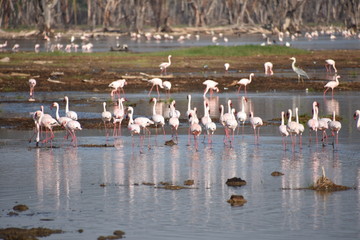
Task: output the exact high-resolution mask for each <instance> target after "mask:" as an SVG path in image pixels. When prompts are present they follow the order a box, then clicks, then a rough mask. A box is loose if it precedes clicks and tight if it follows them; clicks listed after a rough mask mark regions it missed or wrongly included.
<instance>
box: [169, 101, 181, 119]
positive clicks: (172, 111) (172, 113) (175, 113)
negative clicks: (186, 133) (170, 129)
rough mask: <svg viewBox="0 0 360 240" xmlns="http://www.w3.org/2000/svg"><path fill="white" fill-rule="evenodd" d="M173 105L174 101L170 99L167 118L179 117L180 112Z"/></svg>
mask: <svg viewBox="0 0 360 240" xmlns="http://www.w3.org/2000/svg"><path fill="white" fill-rule="evenodd" d="M175 105H176V101H175V100H172V101H171V103H170V105H169V108H170V111H169V118H172V117H176V118H180V115H181V113H180V111H179V110H177V109H176V108H175Z"/></svg>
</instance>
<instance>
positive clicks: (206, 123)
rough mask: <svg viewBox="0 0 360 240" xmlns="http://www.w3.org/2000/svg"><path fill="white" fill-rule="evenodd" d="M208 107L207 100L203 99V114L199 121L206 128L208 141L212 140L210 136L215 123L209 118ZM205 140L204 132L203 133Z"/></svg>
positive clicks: (213, 130)
mask: <svg viewBox="0 0 360 240" xmlns="http://www.w3.org/2000/svg"><path fill="white" fill-rule="evenodd" d="M209 112H210V107H209V104H208V102H207V101H206V100H205V99H204V116H203V117H202V118H201V123H202V125H203V126H204V128H205V130H206V135H207V136H208V143H211V142H212V139H211V136H212V135H213V134H214V132H215V131H216V124H215V123H214V122H213V121H212V120H211V118H210V114H209ZM204 141H205V134H204Z"/></svg>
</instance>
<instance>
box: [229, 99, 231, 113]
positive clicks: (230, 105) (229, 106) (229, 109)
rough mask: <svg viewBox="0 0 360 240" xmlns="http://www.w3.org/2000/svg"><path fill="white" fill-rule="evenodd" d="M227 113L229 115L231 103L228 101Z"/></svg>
mask: <svg viewBox="0 0 360 240" xmlns="http://www.w3.org/2000/svg"><path fill="white" fill-rule="evenodd" d="M228 113H230V114H231V102H230V101H228Z"/></svg>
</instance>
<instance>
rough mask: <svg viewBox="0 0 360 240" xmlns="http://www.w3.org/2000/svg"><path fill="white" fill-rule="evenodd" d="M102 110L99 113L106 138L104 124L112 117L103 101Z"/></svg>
mask: <svg viewBox="0 0 360 240" xmlns="http://www.w3.org/2000/svg"><path fill="white" fill-rule="evenodd" d="M103 110H104V111H103V112H102V113H101V120H102V121H103V122H104V127H105V135H106V138H107V137H108V136H109V133H108V130H107V127H106V124H107V123H110V121H111V119H112V114H111V112H109V111H107V110H106V102H103Z"/></svg>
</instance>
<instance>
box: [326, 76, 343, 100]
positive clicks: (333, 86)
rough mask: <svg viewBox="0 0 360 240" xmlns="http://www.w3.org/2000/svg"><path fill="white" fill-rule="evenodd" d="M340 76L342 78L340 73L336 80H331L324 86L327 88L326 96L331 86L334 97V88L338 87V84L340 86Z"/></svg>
mask: <svg viewBox="0 0 360 240" xmlns="http://www.w3.org/2000/svg"><path fill="white" fill-rule="evenodd" d="M339 78H340V76H339V75H337V76H335V80H333V81H329V82H328V83H327V84H326V85H325V86H324V88H326V89H325V91H324V96H325V94H326V92H327V91H328V90H329V89H330V88H331V96H332V97H334V88H336V87H337V86H339Z"/></svg>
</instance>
